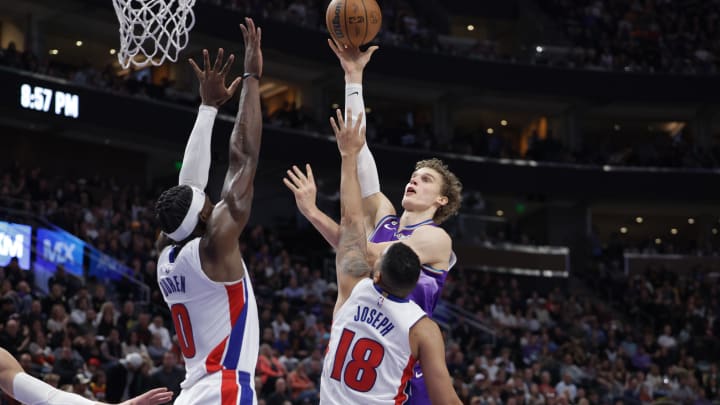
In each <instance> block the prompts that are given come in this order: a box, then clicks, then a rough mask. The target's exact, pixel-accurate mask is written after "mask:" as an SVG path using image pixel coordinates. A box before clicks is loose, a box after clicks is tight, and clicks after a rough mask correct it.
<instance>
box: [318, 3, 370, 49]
mask: <svg viewBox="0 0 720 405" xmlns="http://www.w3.org/2000/svg"><path fill="white" fill-rule="evenodd" d="M325 23H326V25H327V29H328V31H329V32H330V35H331V36H332V38H333V39H334V40H335V42H336V43H337V44H338V45H340V46H350V47H358V46H361V45H364V44H367V43H368V42H370V41H372V40H373V38H375V35H377V33H378V31H379V30H380V26H381V24H382V14H381V12H380V6H378V4H377V1H376V0H333V1H332V2H330V4H329V5H328V7H327V10H326V12H325Z"/></svg>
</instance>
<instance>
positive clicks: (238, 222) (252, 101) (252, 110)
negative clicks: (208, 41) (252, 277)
mask: <svg viewBox="0 0 720 405" xmlns="http://www.w3.org/2000/svg"><path fill="white" fill-rule="evenodd" d="M240 29H241V30H242V33H243V38H244V42H245V73H244V74H243V86H242V91H241V92H240V106H239V110H238V114H237V117H236V118H235V126H234V127H233V132H232V135H231V137H230V146H229V149H230V158H229V166H228V171H227V173H226V175H225V183H224V185H223V190H222V193H221V201H220V203H218V205H217V206H216V207H215V209H214V210H213V213H212V215H211V218H210V221H209V223H208V231H207V238H203V239H205V240H204V242H203V245H202V246H203V250H205V251H206V252H207V253H209V255H210V257H208V259H210V260H211V261H212V262H217V261H218V260H225V259H224V257H226V254H227V253H228V252H235V251H237V249H238V248H237V243H238V242H237V239H238V237H239V236H240V233H241V232H242V230H243V228H244V227H245V225H246V224H247V221H248V218H249V217H250V208H251V205H252V196H253V180H254V178H255V171H256V169H257V164H258V158H259V155H260V141H261V135H262V116H261V111H260V90H259V79H260V77H262V65H263V59H262V50H261V48H260V45H261V39H262V33H261V30H260V28H256V27H255V24H254V22H253V20H252V19H250V18H246V19H245V25H243V24H241V25H240Z"/></svg>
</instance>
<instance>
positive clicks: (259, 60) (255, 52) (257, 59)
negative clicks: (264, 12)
mask: <svg viewBox="0 0 720 405" xmlns="http://www.w3.org/2000/svg"><path fill="white" fill-rule="evenodd" d="M240 30H241V31H242V34H243V40H244V41H245V73H252V74H256V75H257V77H258V78H260V77H262V70H263V56H262V49H261V47H260V46H261V44H262V30H261V29H260V27H257V28H255V22H254V21H253V19H252V18H248V17H245V24H240Z"/></svg>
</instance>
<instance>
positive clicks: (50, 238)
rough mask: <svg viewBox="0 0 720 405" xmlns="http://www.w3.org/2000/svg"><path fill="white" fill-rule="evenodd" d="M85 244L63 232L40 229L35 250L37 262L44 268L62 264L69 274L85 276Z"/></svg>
mask: <svg viewBox="0 0 720 405" xmlns="http://www.w3.org/2000/svg"><path fill="white" fill-rule="evenodd" d="M84 248H85V242H83V241H82V240H80V239H78V238H77V237H75V236H74V235H72V234H70V233H68V232H65V231H62V230H58V231H55V230H50V229H46V228H38V230H37V242H36V244H35V249H36V253H37V257H36V261H38V262H40V263H41V264H42V265H43V266H44V267H46V268H47V267H48V265H51V264H54V265H58V264H62V265H63V266H64V267H65V270H66V271H67V272H68V273H71V274H74V275H76V276H79V277H82V276H83V249H84Z"/></svg>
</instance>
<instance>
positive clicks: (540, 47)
mask: <svg viewBox="0 0 720 405" xmlns="http://www.w3.org/2000/svg"><path fill="white" fill-rule="evenodd" d="M535 52H537V53H542V52H543V47H542V46H540V45H538V46H536V47H535Z"/></svg>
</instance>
